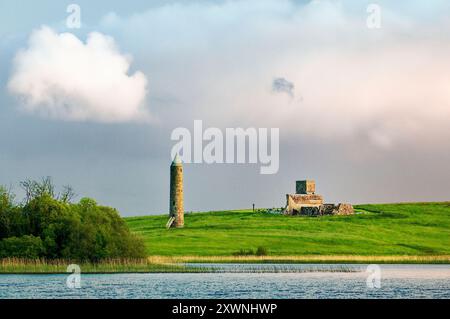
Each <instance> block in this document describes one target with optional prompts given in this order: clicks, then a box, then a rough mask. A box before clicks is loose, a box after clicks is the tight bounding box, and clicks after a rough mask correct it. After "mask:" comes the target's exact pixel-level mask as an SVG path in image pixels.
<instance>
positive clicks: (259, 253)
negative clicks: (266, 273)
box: [256, 246, 267, 256]
mask: <svg viewBox="0 0 450 319" xmlns="http://www.w3.org/2000/svg"><path fill="white" fill-rule="evenodd" d="M256 256H267V248H266V247H262V246H260V247H258V248H257V249H256Z"/></svg>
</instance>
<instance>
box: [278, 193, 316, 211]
mask: <svg viewBox="0 0 450 319" xmlns="http://www.w3.org/2000/svg"><path fill="white" fill-rule="evenodd" d="M286 201H287V206H286V212H287V213H288V214H293V213H294V211H297V212H300V209H301V208H302V207H305V206H306V207H311V206H320V205H322V204H323V197H322V196H321V195H316V194H305V195H302V194H287V195H286Z"/></svg>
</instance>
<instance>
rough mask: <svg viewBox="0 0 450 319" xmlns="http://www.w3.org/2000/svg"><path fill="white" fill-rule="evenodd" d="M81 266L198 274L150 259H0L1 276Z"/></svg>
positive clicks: (106, 270)
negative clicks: (93, 260)
mask: <svg viewBox="0 0 450 319" xmlns="http://www.w3.org/2000/svg"><path fill="white" fill-rule="evenodd" d="M71 264H76V265H79V266H80V269H81V272H82V273H168V272H173V273H176V272H198V271H199V270H197V268H195V267H189V268H188V267H185V266H184V265H178V264H170V263H153V262H151V261H150V260H148V259H105V260H102V261H100V262H96V263H93V262H77V261H73V260H61V259H58V260H46V259H32V260H29V259H19V258H5V259H0V274H62V273H67V272H71V271H70V270H69V271H68V266H69V265H71Z"/></svg>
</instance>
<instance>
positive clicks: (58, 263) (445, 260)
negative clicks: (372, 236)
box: [0, 255, 450, 275]
mask: <svg viewBox="0 0 450 319" xmlns="http://www.w3.org/2000/svg"><path fill="white" fill-rule="evenodd" d="M70 264H76V262H74V261H64V260H49V261H45V260H20V259H2V260H0V275H54V274H69V273H70V272H67V266H68V265H70ZM185 264H191V265H190V266H186V265H185ZM195 264H199V266H198V267H196V266H195ZM201 264H218V265H219V264H224V265H226V264H249V265H251V264H274V265H277V264H287V265H289V264H292V265H295V264H330V265H340V264H341V265H343V267H344V266H345V265H359V264H392V265H407V264H411V265H418V264H423V265H449V264H450V255H435V256H344V255H343V256H338V255H336V256H319V255H315V256H149V257H148V258H147V259H143V260H106V261H102V262H99V263H86V262H85V263H83V262H81V263H79V265H80V268H81V273H82V274H144V273H153V274H163V273H223V271H218V270H217V269H214V268H213V267H208V266H202V265H201ZM307 271H323V270H320V269H311V270H308V269H307ZM337 271H340V272H346V271H348V269H344V268H342V269H337ZM243 272H245V271H243ZM252 272H253V271H252ZM254 272H258V271H257V270H255V271H254ZM261 272H271V271H270V270H269V271H265V270H263V271H261ZM274 272H278V273H283V272H290V271H274ZM298 272H300V271H298Z"/></svg>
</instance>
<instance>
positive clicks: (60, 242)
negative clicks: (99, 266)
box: [0, 178, 146, 262]
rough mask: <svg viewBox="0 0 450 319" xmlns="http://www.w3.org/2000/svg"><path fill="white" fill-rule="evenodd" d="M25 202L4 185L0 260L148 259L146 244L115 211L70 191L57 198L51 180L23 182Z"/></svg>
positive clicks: (0, 200) (1, 191)
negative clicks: (74, 198)
mask: <svg viewBox="0 0 450 319" xmlns="http://www.w3.org/2000/svg"><path fill="white" fill-rule="evenodd" d="M21 186H22V188H23V189H24V191H25V198H24V200H23V201H21V202H17V201H16V198H15V197H16V196H15V195H14V194H13V193H12V192H11V191H10V190H8V189H6V188H5V187H2V186H0V258H6V257H17V258H29V259H34V258H47V259H71V260H80V261H93V262H96V261H100V260H101V259H105V258H143V257H145V255H146V254H145V246H144V242H143V240H142V239H141V238H140V237H138V236H137V235H135V234H133V233H131V232H130V230H129V229H128V227H127V225H126V223H125V221H124V220H123V219H122V218H121V217H120V215H119V213H118V211H117V210H116V209H114V208H110V207H105V206H100V205H98V204H97V203H96V202H95V200H93V199H90V198H82V199H81V200H80V201H79V202H78V203H73V202H72V199H73V197H74V192H73V190H72V188H71V187H64V189H63V191H62V192H60V193H56V191H55V188H54V186H53V184H52V182H51V179H50V178H44V179H42V181H33V180H28V181H25V182H22V183H21Z"/></svg>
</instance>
